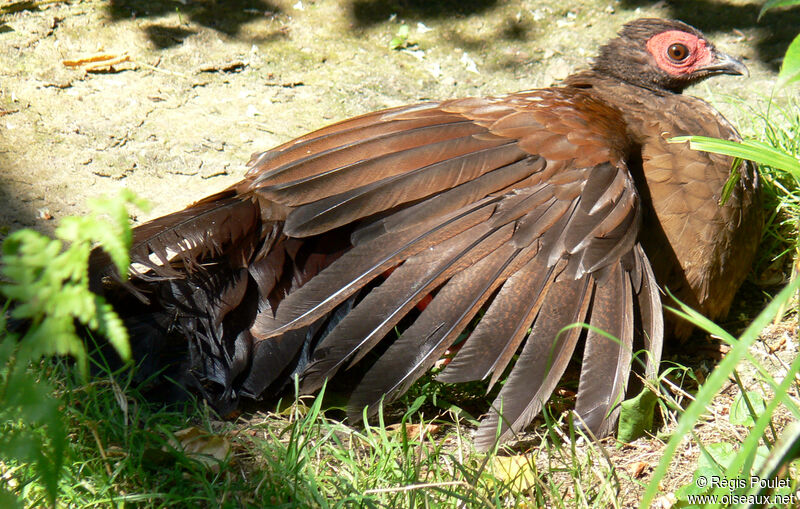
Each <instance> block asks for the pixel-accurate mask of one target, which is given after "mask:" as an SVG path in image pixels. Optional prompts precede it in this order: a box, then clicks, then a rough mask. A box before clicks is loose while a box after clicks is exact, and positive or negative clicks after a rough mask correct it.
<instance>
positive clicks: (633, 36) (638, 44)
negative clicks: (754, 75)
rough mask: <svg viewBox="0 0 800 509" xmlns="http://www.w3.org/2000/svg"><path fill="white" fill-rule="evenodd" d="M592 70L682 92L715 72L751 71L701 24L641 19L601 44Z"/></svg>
mask: <svg viewBox="0 0 800 509" xmlns="http://www.w3.org/2000/svg"><path fill="white" fill-rule="evenodd" d="M593 69H594V70H595V71H597V72H600V73H602V74H606V75H610V76H613V77H616V78H618V79H621V80H623V81H626V82H628V83H632V84H634V85H638V86H642V87H645V88H649V89H653V90H662V91H668V92H675V93H680V92H681V91H683V89H685V88H686V87H688V86H689V85H692V84H694V83H697V82H698V81H701V80H703V79H705V78H708V77H709V76H714V75H717V74H734V75H747V74H748V71H747V67H745V65H744V64H743V63H742V62H740V61H739V60H737V59H736V58H733V57H732V56H730V55H727V54H725V53H722V52H720V51H717V49H716V48H715V47H714V45H713V44H712V43H711V42H710V41H709V40H708V39H706V38H705V36H704V35H703V34H702V33H701V32H700V31H699V30H697V29H695V28H693V27H691V26H689V25H687V24H686V23H682V22H680V21H675V20H665V19H656V18H643V19H637V20H636V21H632V22H630V23H628V24H626V25H625V26H624V27H623V28H622V30H621V31H620V33H619V36H618V37H616V38H615V39H612V40H611V41H609V42H608V44H606V45H605V46H603V47H602V48H600V54H599V55H598V57H597V59H596V60H595V62H594V65H593Z"/></svg>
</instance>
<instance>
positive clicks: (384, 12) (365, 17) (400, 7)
mask: <svg viewBox="0 0 800 509" xmlns="http://www.w3.org/2000/svg"><path fill="white" fill-rule="evenodd" d="M497 4H498V2H497V0H460V1H459V0H436V1H425V0H389V1H384V0H355V1H353V3H352V4H351V11H352V16H353V20H354V22H355V24H356V26H358V27H359V28H365V27H369V26H371V25H374V24H376V23H383V22H384V21H386V20H387V19H388V18H389V16H391V15H392V14H397V15H398V16H399V17H401V18H403V19H407V20H412V21H422V20H424V19H437V18H451V17H453V16H467V15H470V14H479V13H481V12H484V11H486V10H488V9H491V8H492V7H495V6H496V5H497Z"/></svg>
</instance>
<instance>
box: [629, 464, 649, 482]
mask: <svg viewBox="0 0 800 509" xmlns="http://www.w3.org/2000/svg"><path fill="white" fill-rule="evenodd" d="M648 468H650V464H649V463H647V462H645V461H637V462H636V463H633V464H631V465H629V466H628V472H630V474H631V475H632V476H633V477H634V478H635V479H639V478H641V477H642V475H644V471H645V470H647V469H648Z"/></svg>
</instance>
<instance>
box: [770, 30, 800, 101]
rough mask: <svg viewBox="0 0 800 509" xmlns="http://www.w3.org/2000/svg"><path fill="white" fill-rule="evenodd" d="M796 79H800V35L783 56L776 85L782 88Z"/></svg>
mask: <svg viewBox="0 0 800 509" xmlns="http://www.w3.org/2000/svg"><path fill="white" fill-rule="evenodd" d="M795 81H800V35H798V36H797V37H795V38H794V40H793V41H792V43H791V44H790V45H789V48H788V49H787V50H786V54H785V55H784V56H783V64H781V72H780V73H778V84H777V85H776V86H777V87H778V88H782V87H785V86H786V85H788V84H789V83H794V82H795Z"/></svg>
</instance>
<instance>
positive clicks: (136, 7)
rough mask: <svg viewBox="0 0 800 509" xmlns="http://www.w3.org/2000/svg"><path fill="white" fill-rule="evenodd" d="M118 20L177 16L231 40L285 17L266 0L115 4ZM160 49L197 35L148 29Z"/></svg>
mask: <svg viewBox="0 0 800 509" xmlns="http://www.w3.org/2000/svg"><path fill="white" fill-rule="evenodd" d="M108 10H109V13H110V14H111V18H112V19H114V20H121V19H128V18H132V17H135V18H157V17H160V16H164V15H167V14H172V13H175V12H177V13H178V15H179V16H181V17H183V16H185V17H186V19H187V20H189V21H192V22H194V23H197V24H198V25H201V26H204V27H208V28H211V29H213V30H216V31H218V32H221V33H223V34H226V35H228V36H232V37H236V36H237V35H239V33H240V31H241V28H242V25H244V24H245V23H248V22H250V21H254V20H257V19H263V18H264V17H269V16H275V15H277V14H280V13H281V8H280V7H278V6H277V5H275V4H273V3H271V2H268V1H265V0H225V1H217V0H199V1H194V2H191V3H188V4H186V5H183V4H182V3H179V2H175V1H161V0H111V2H110V3H109V6H108ZM145 30H146V31H147V35H148V36H149V37H150V40H151V41H152V42H153V44H155V45H156V47H158V48H162V49H163V48H168V47H171V46H175V45H177V44H180V43H181V42H182V41H183V39H185V38H186V37H188V36H190V35H193V34H194V33H196V32H195V31H194V30H192V29H190V28H181V27H173V26H161V25H151V26H149V27H147V28H145Z"/></svg>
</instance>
